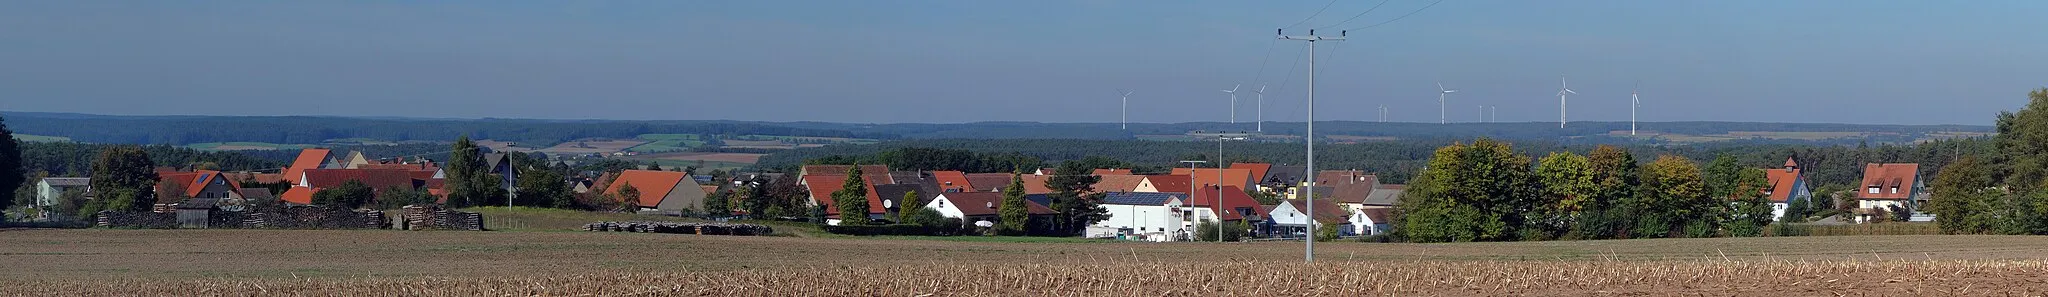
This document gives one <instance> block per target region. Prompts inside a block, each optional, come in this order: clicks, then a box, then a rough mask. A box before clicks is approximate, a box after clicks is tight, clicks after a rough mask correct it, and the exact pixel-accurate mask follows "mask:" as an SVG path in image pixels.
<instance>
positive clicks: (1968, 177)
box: [1926, 157, 2013, 234]
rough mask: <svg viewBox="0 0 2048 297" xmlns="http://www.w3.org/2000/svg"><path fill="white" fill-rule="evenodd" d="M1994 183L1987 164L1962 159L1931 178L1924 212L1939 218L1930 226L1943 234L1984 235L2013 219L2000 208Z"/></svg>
mask: <svg viewBox="0 0 2048 297" xmlns="http://www.w3.org/2000/svg"><path fill="white" fill-rule="evenodd" d="M1997 186H1998V184H1997V181H1995V180H1993V179H1992V172H1991V168H1990V166H1989V165H1988V164H1983V163H1982V162H1979V161H1977V158H1973V157H1963V158H1962V159H1958V160H1956V162H1954V163H1949V165H1948V166H1947V167H1942V168H1941V173H1940V174H1936V175H1934V182H1933V183H1929V184H1928V188H1930V189H1931V190H1933V191H1934V193H1933V197H1931V198H1929V199H1928V200H1929V201H1928V202H1927V207H1926V210H1927V212H1929V213H1933V214H1934V216H1935V217H1937V218H1940V219H1938V220H1935V221H1934V223H1935V225H1937V226H1940V227H1941V231H1942V232H1943V233H1950V234H1986V233H1993V232H1996V231H1997V230H1999V228H1998V227H1999V226H2000V225H2003V224H2009V223H2010V222H2008V221H2006V220H2007V219H2009V218H2011V217H2012V216H2013V214H2012V213H2007V212H2008V211H2009V210H2008V208H2006V207H2004V205H2002V204H2003V203H2001V201H2000V200H2002V198H2003V196H2004V195H2003V193H2001V192H2000V191H1999V190H1998V188H1997Z"/></svg>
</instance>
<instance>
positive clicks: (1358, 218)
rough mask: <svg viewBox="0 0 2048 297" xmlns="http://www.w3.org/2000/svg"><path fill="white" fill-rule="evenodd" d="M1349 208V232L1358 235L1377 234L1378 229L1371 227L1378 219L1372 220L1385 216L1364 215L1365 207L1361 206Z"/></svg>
mask: <svg viewBox="0 0 2048 297" xmlns="http://www.w3.org/2000/svg"><path fill="white" fill-rule="evenodd" d="M1350 210H1351V234H1358V235H1360V236H1369V235H1379V234H1378V233H1377V232H1379V229H1374V228H1373V225H1374V224H1375V223H1379V221H1374V220H1385V219H1387V218H1372V217H1366V215H1365V209H1362V208H1351V209H1350Z"/></svg>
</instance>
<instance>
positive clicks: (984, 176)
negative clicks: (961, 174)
mask: <svg viewBox="0 0 2048 297" xmlns="http://www.w3.org/2000/svg"><path fill="white" fill-rule="evenodd" d="M1011 177H1019V178H1022V179H1023V180H1024V194H1047V193H1052V188H1047V187H1045V181H1046V180H1047V179H1051V178H1052V176H1050V175H1033V174H1025V175H1023V176H1016V175H1013V174H1009V173H968V174H967V180H968V183H969V184H972V185H974V191H975V192H1002V191H1003V189H1006V188H1009V187H1010V178H1011Z"/></svg>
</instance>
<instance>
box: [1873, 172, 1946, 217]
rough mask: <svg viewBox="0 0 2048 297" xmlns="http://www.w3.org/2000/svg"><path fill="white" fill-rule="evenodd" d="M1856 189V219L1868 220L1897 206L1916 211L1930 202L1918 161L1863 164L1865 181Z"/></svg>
mask: <svg viewBox="0 0 2048 297" xmlns="http://www.w3.org/2000/svg"><path fill="white" fill-rule="evenodd" d="M1858 187H1859V189H1857V190H1856V207H1857V208H1858V209H1859V210H1858V211H1857V216H1856V220H1857V221H1858V222H1866V221H1869V220H1870V219H1872V218H1873V217H1874V216H1875V215H1876V214H1877V212H1878V211H1879V210H1884V211H1889V209H1890V208H1891V207H1893V206H1898V207H1900V208H1904V209H1906V210H1908V211H1913V210H1915V209H1917V207H1918V206H1919V205H1920V204H1921V203H1923V202H1926V200H1927V198H1928V197H1927V196H1928V194H1930V193H1929V192H1928V191H1927V183H1926V182H1925V181H1922V180H1921V178H1920V164H1917V163H1869V164H1865V165H1863V182H1862V183H1861V184H1859V185H1858Z"/></svg>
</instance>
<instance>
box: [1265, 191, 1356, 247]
mask: <svg viewBox="0 0 2048 297" xmlns="http://www.w3.org/2000/svg"><path fill="white" fill-rule="evenodd" d="M1303 201H1305V200H1300V199H1288V200H1284V201H1282V202H1281V203H1280V204H1277V205H1274V206H1273V207H1272V210H1271V213H1270V214H1268V217H1269V219H1267V220H1266V221H1267V222H1268V223H1267V224H1266V226H1267V227H1266V228H1264V229H1265V230H1264V231H1265V235H1266V236H1270V237H1283V238H1301V237H1305V236H1306V235H1307V234H1308V226H1309V223H1311V222H1313V223H1315V225H1316V227H1317V228H1329V227H1335V228H1340V229H1338V231H1337V235H1338V236H1357V235H1358V234H1359V233H1358V231H1360V230H1359V228H1355V227H1352V226H1353V225H1352V218H1351V216H1352V215H1353V213H1354V212H1355V211H1354V210H1348V209H1345V208H1344V207H1343V206H1339V205H1337V204H1336V203H1333V202H1330V201H1329V200H1321V199H1317V200H1306V201H1314V203H1315V216H1314V220H1313V221H1310V216H1309V215H1308V212H1307V210H1308V204H1305V202H1303Z"/></svg>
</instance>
